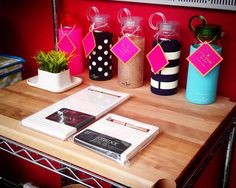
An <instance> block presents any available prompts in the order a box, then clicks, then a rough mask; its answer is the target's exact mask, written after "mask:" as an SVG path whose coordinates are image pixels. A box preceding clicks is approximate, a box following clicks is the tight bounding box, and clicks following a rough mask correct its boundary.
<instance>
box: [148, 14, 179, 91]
mask: <svg viewBox="0 0 236 188" xmlns="http://www.w3.org/2000/svg"><path fill="white" fill-rule="evenodd" d="M155 14H156V15H159V16H161V17H162V19H163V22H158V23H157V25H156V26H153V25H152V20H151V19H152V17H153V16H154V15H155ZM154 15H151V16H150V19H149V24H150V26H151V27H152V28H153V29H154V30H156V31H157V33H156V35H155V36H154V41H153V45H152V46H153V47H155V46H156V45H157V44H159V45H160V46H161V47H162V49H163V51H164V53H165V56H166V58H167V60H168V61H169V63H168V64H167V65H166V66H165V68H163V69H162V70H161V71H159V72H158V73H157V74H155V73H154V72H153V70H152V71H151V91H152V93H154V94H157V95H173V94H175V93H176V92H177V89H178V73H179V58H180V52H181V41H180V36H179V27H178V26H179V24H178V22H174V21H166V19H165V16H164V15H163V14H162V13H154Z"/></svg>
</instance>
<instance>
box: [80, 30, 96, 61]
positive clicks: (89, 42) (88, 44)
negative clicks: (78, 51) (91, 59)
mask: <svg viewBox="0 0 236 188" xmlns="http://www.w3.org/2000/svg"><path fill="white" fill-rule="evenodd" d="M82 43H83V46H84V52H85V56H86V57H88V56H89V54H90V53H91V52H92V51H93V49H94V48H95V47H96V42H95V39H94V35H93V32H92V31H89V32H88V33H87V35H86V36H85V37H84V39H83V41H82Z"/></svg>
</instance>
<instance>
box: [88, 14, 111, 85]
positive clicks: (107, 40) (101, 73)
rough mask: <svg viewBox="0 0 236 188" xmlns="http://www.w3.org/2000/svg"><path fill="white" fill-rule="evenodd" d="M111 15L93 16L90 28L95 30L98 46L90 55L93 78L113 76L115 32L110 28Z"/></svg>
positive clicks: (102, 78) (101, 78)
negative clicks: (112, 51) (112, 49)
mask: <svg viewBox="0 0 236 188" xmlns="http://www.w3.org/2000/svg"><path fill="white" fill-rule="evenodd" d="M109 18H110V17H109V15H106V14H97V15H95V16H91V19H90V21H91V26H90V30H92V31H93V34H94V38H95V41H96V47H95V48H94V50H93V51H92V52H91V54H90V55H89V56H88V62H89V76H90V78H91V79H92V80H99V81H103V80H109V79H111V78H112V69H113V67H112V66H113V62H112V53H111V51H110V49H111V47H112V38H113V33H112V31H111V28H110V22H109V21H110V20H109Z"/></svg>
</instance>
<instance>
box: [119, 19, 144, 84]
mask: <svg viewBox="0 0 236 188" xmlns="http://www.w3.org/2000/svg"><path fill="white" fill-rule="evenodd" d="M120 21H121V34H120V38H121V37H123V36H126V37H129V39H131V41H132V42H134V44H135V45H136V46H137V47H138V48H139V49H140V52H138V54H136V55H135V56H134V57H133V58H131V59H130V60H129V61H128V62H126V63H123V62H121V61H120V60H119V59H118V81H119V84H120V85H121V86H123V87H125V88H138V87H141V86H142V85H143V70H144V48H145V37H144V34H143V30H142V21H143V18H142V17H136V16H128V17H123V18H121V20H120Z"/></svg>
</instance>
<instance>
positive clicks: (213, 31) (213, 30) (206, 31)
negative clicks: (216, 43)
mask: <svg viewBox="0 0 236 188" xmlns="http://www.w3.org/2000/svg"><path fill="white" fill-rule="evenodd" d="M221 32H222V28H221V26H220V25H216V24H205V25H203V24H199V25H197V26H196V28H195V35H199V34H200V35H206V36H209V37H212V38H213V37H217V38H220V37H221Z"/></svg>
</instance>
